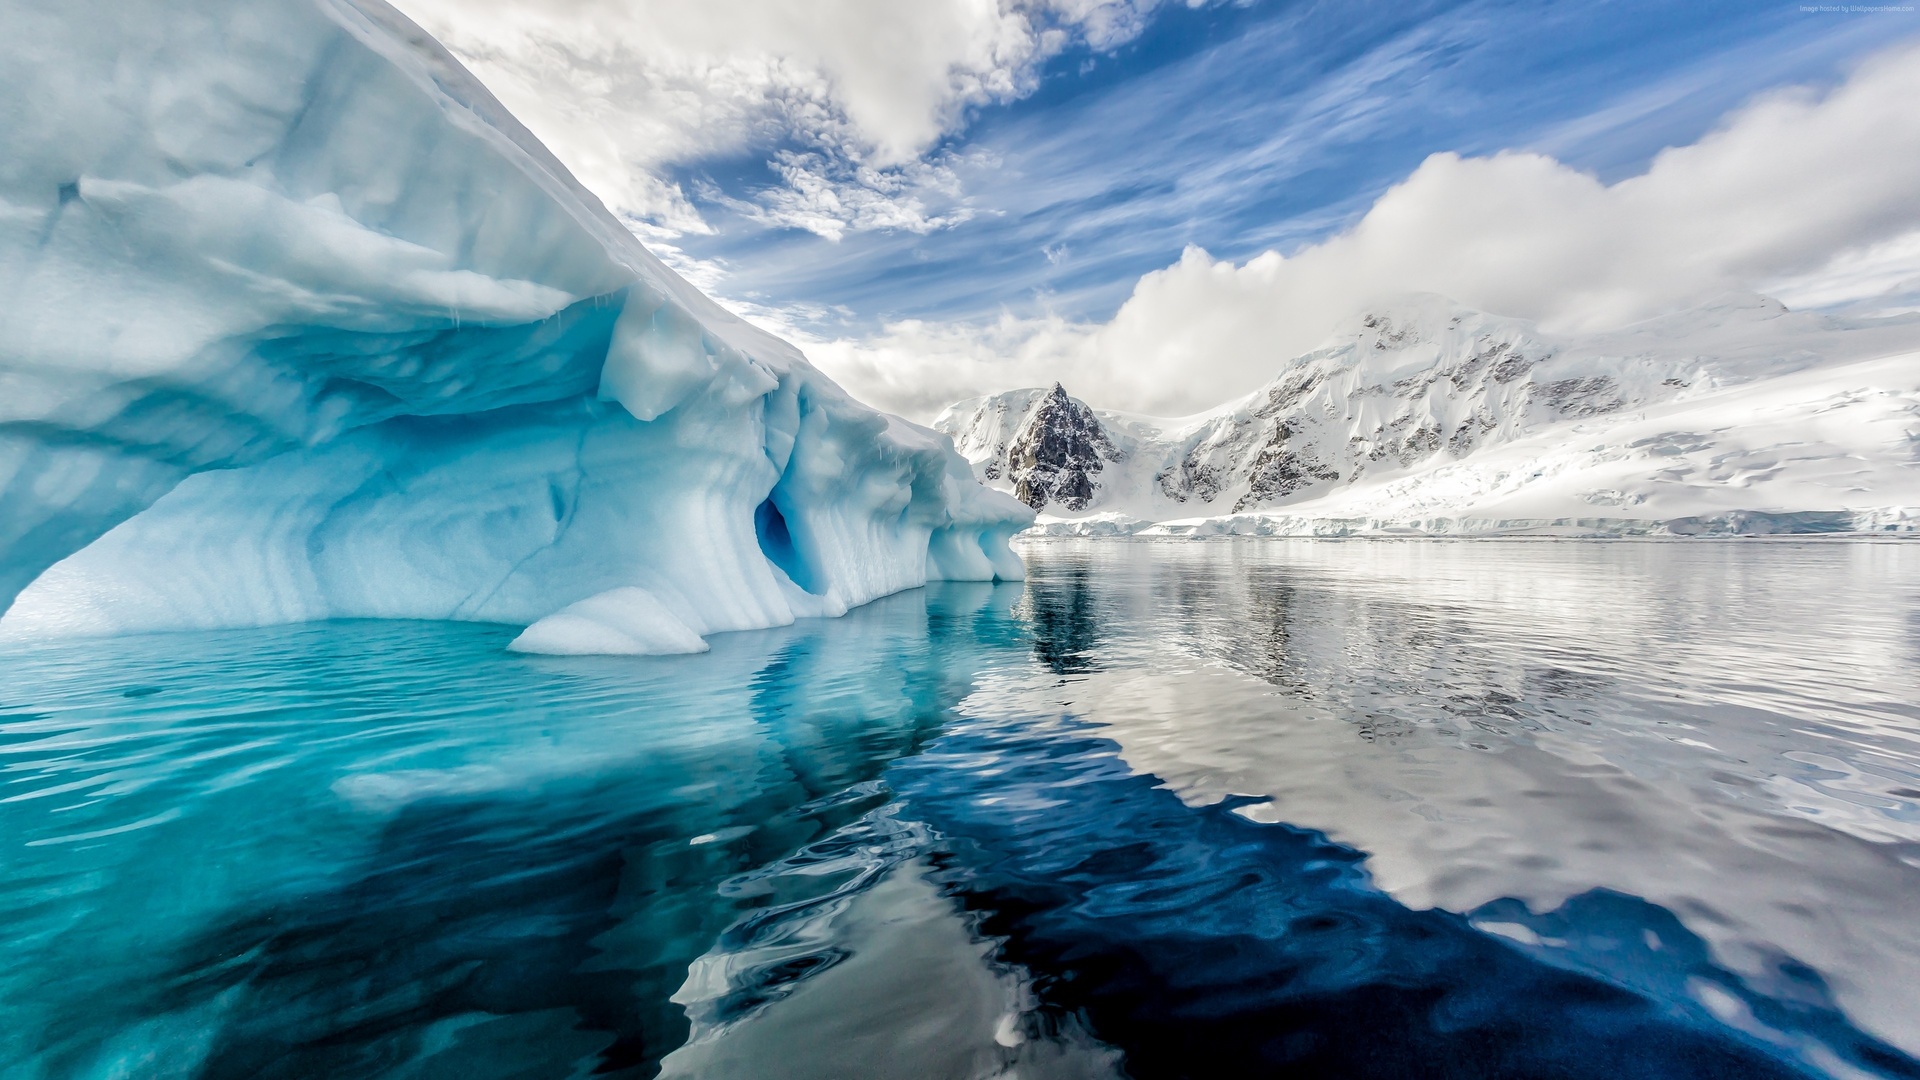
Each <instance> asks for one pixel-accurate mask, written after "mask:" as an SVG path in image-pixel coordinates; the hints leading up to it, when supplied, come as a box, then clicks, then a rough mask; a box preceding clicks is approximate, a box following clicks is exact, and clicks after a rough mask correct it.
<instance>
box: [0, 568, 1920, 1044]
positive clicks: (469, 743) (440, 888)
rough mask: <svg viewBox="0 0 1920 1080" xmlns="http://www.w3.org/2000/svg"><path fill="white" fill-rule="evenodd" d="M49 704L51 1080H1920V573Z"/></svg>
mask: <svg viewBox="0 0 1920 1080" xmlns="http://www.w3.org/2000/svg"><path fill="white" fill-rule="evenodd" d="M1025 554H1026V556H1027V559H1028V565H1029V568H1030V573H1031V576H1030V579H1029V580H1028V581H1027V582H1026V583H1024V584H1021V585H997V586H995V585H938V586H933V587H929V588H927V589H924V590H917V591H914V592H910V593H905V594H901V595H899V596H895V597H891V598H888V599H886V600H883V601H880V602H878V603H875V604H872V605H870V606H868V607H866V608H863V609H860V610H858V611H855V612H853V613H851V614H849V615H848V616H847V617H845V618H843V619H837V620H817V621H806V622H803V623H801V624H799V625H796V626H793V627H788V628H784V629H780V630H773V631H766V632H756V633H745V634H732V635H720V636H717V637H716V638H715V639H714V642H713V645H714V647H713V651H712V652H711V653H709V654H706V655H702V656H694V657H673V658H643V659H634V658H535V657H526V656H519V655H515V654H510V653H508V652H506V651H505V648H504V647H505V645H506V642H507V641H508V640H510V639H511V637H512V636H513V630H511V629H509V628H502V627H493V626H482V625H465V624H440V623H376V622H342V623H328V624H319V625H308V626H294V627H278V628H272V629H267V630H256V631H247V632H222V633H196V634H171V635H153V636H145V637H133V638H123V639H118V640H110V641H90V642H67V643H55V644H46V645H38V646H32V647H25V648H17V647H16V648H12V649H10V651H8V652H6V653H4V654H0V852H3V853H4V856H3V858H4V862H0V867H4V872H3V874H0V1076H5V1077H8V1078H15V1077H18V1078H42V1077H46V1078H52V1077H60V1078H65V1077H139V1078H148V1077H208V1078H215V1077H218V1078H225V1077H235V1078H239V1077H318V1076H325V1077H356V1076H380V1077H447V1078H454V1077H459V1078H490V1077H529V1078H531V1077H588V1076H621V1077H624V1076H652V1075H666V1076H675V1077H720V1078H728V1077H740V1078H775V1077H778V1078H789V1077H791V1078H811V1077H819V1078H828V1077H865V1076H873V1077H900V1078H939V1077H954V1078H965V1077H994V1076H1006V1077H1013V1076H1019V1077H1029V1078H1054V1077H1060V1078H1066V1077H1075V1078H1079V1077H1088V1078H1091V1077H1117V1076H1132V1077H1136V1078H1140V1080H1146V1078H1155V1077H1253V1076H1289V1077H1292V1076H1299V1077H1315V1076H1327V1077H1406V1076H1425V1077H1499V1076H1511V1077H1548V1076H1551V1077H1596V1078H1598V1077H1608V1078H1613V1077H1623V1076H1633V1077H1742V1078H1748V1077H1776V1076H1778V1077H1786V1076H1846V1077H1854V1076H1894V1077H1911V1076H1920V1061H1917V1059H1916V1055H1920V546H1914V545H1908V544H1901V543H1851V542H1779V543H1774V542H1726V543H1719V542H1687V543H1597V542H1592V543H1590V542H1488V541H1480V542H1441V541H1421V542H1405V543H1399V542H1373V541H1369V542H1345V543H1342V542H1308V541H1298V542H1296V541H1237V542H1218V543H1213V542H1208V543H1198V542H1173V543H1148V542H1137V541H1135V542H1125V541H1121V542H1112V541H1109V542H1101V541H1043V542H1036V543H1033V544H1031V545H1030V546H1029V547H1027V549H1026V551H1025Z"/></svg>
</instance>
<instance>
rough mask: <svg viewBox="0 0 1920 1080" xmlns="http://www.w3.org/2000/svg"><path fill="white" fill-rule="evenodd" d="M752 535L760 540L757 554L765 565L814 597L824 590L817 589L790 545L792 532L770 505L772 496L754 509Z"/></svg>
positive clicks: (804, 565)
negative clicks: (761, 555) (764, 556)
mask: <svg viewBox="0 0 1920 1080" xmlns="http://www.w3.org/2000/svg"><path fill="white" fill-rule="evenodd" d="M753 532H754V535H755V536H756V537H758V538H759V540H760V551H761V553H762V554H764V555H766V557H767V561H768V562H770V563H772V564H773V565H775V566H777V567H779V568H780V572H781V573H783V574H785V575H787V579H788V580H790V581H792V582H793V583H794V584H795V585H798V586H799V587H800V588H801V589H803V590H805V591H807V592H809V593H812V594H813V595H814V596H819V595H821V594H822V593H823V592H824V591H825V590H823V589H821V588H820V587H819V585H818V583H817V581H816V575H815V574H814V573H813V571H812V570H811V569H810V568H809V567H808V566H807V561H806V559H805V558H803V557H802V556H801V554H800V549H799V547H797V546H796V545H795V544H794V542H793V530H791V529H789V528H788V527H787V518H786V515H784V514H782V513H781V512H780V508H779V507H778V506H775V505H774V502H773V496H772V495H769V496H767V497H766V499H764V500H763V501H762V502H761V503H760V505H759V507H758V508H756V509H755V510H754V512H753Z"/></svg>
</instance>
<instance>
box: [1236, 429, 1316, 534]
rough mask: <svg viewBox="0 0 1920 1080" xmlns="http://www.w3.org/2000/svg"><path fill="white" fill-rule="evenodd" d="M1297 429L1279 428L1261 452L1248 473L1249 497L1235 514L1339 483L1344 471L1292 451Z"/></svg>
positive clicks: (1239, 502)
mask: <svg viewBox="0 0 1920 1080" xmlns="http://www.w3.org/2000/svg"><path fill="white" fill-rule="evenodd" d="M1293 434H1294V432H1293V428H1291V427H1290V426H1288V425H1287V424H1276V425H1274V429H1273V437H1272V438H1270V439H1268V440H1267V444H1266V445H1265V446H1263V447H1261V448H1260V452H1259V454H1257V455H1256V456H1255V457H1254V459H1253V465H1252V467H1250V468H1249V469H1248V470H1247V493H1246V494H1245V495H1242V496H1241V497H1240V500H1239V501H1238V502H1236V503H1235V504H1234V507H1233V511H1234V513H1236V514H1237V513H1239V512H1240V511H1242V510H1245V509H1246V508H1247V507H1249V506H1257V505H1259V504H1260V503H1263V502H1266V501H1268V500H1270V499H1279V498H1284V497H1285V496H1288V495H1291V494H1293V493H1294V492H1296V491H1299V490H1301V489H1302V488H1305V487H1309V486H1311V485H1312V484H1313V483H1315V482H1316V481H1322V480H1338V479H1340V471H1339V470H1338V469H1335V468H1332V467H1330V466H1328V465H1326V464H1325V463H1323V462H1321V461H1319V460H1317V459H1315V458H1313V457H1311V456H1309V455H1307V454H1304V453H1301V452H1299V451H1296V450H1294V449H1292V448H1290V447H1289V446H1288V445H1287V444H1288V441H1289V440H1291V439H1292V438H1293Z"/></svg>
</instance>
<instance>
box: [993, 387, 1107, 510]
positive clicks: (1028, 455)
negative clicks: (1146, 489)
mask: <svg viewBox="0 0 1920 1080" xmlns="http://www.w3.org/2000/svg"><path fill="white" fill-rule="evenodd" d="M1119 460H1120V452H1119V451H1118V450H1117V449H1116V448H1115V447H1114V445H1113V441H1112V440H1111V439H1110V438H1108V437H1107V433H1106V431H1105V429H1103V428H1102V427H1101V426H1100V421H1099V419H1098V418H1096V417H1095V416H1094V415H1093V410H1092V409H1090V408H1088V407H1087V406H1086V405H1084V404H1082V403H1081V402H1078V401H1075V400H1074V399H1073V398H1071V397H1069V396H1067V391H1066V388H1065V387H1063V386H1061V385H1060V384H1059V383H1054V384H1053V389H1052V390H1050V391H1048V392H1047V393H1046V395H1045V396H1043V397H1041V398H1040V400H1039V401H1038V402H1036V403H1035V404H1034V407H1033V411H1032V412H1030V413H1028V414H1027V419H1026V422H1025V423H1024V424H1022V425H1021V426H1020V431H1019V433H1018V434H1016V435H1015V436H1014V439H1013V443H1012V444H1011V445H1010V446H1009V447H1008V448H1007V478H1008V479H1009V480H1011V481H1013V494H1014V496H1015V497H1016V498H1018V499H1019V500H1020V501H1021V502H1024V503H1026V504H1027V505H1028V506H1031V507H1033V508H1034V509H1036V510H1039V509H1042V508H1044V507H1045V506H1046V505H1047V504H1048V503H1050V502H1051V503H1058V504H1060V506H1061V507H1063V508H1065V509H1067V510H1084V509H1086V507H1087V504H1088V503H1089V502H1090V501H1092V499H1093V493H1094V489H1095V488H1097V487H1098V486H1099V483H1098V481H1096V480H1095V479H1094V477H1095V476H1096V475H1098V474H1099V472H1100V471H1101V469H1102V468H1104V467H1105V466H1104V463H1105V462H1108V461H1119Z"/></svg>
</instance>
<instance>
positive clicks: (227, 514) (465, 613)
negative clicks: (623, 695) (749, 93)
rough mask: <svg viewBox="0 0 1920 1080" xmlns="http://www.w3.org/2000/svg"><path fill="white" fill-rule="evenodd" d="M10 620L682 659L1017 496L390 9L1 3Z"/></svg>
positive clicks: (902, 573)
mask: <svg viewBox="0 0 1920 1080" xmlns="http://www.w3.org/2000/svg"><path fill="white" fill-rule="evenodd" d="M0 11H4V12H5V23H6V25H7V26H8V27H9V31H10V32H9V34H8V35H7V36H6V40H5V41H4V42H0V84H4V85H7V86H10V87H13V88H15V89H16V91H21V90H23V89H24V88H32V99H31V101H32V105H31V107H30V108H27V107H19V108H12V109H7V110H0V145H4V146H6V147H7V150H8V153H7V154H6V155H5V157H4V159H0V290H3V291H4V294H5V295H6V296H7V298H8V300H7V304H6V306H5V308H4V311H0V609H4V611H5V614H4V616H3V617H0V639H16V640H17V639H22V638H38V637H47V636H53V635H90V634H112V633H123V632H133V631H150V630H176V629H187V628H214V627H246V626H259V625H266V624H272V623H284V622H295V621H303V620H318V619H334V618H362V617H374V618H403V619H463V620H480V621H492V622H502V623H512V624H521V625H525V626H527V627H528V629H527V630H526V632H525V633H523V634H522V635H521V637H520V638H518V639H517V640H516V642H515V646H514V647H516V648H520V649H525V650H532V651H546V652H561V653H571V652H636V653H641V652H685V651H697V650H699V649H703V648H705V642H704V640H703V639H704V638H705V636H706V635H709V634H712V633H715V632H720V631H728V630H740V629H748V628H759V627H766V626H773V625H782V624H785V623H789V622H791V621H792V620H793V619H795V618H797V617H806V616H831V615H838V614H841V613H843V612H845V611H846V610H847V609H848V608H850V607H852V606H854V605H858V604H861V603H864V602H866V601H869V600H872V599H874V598H876V597H879V596H882V595H885V594H887V593H891V592H895V591H898V590H901V589H907V588H912V587H915V586H919V585H922V584H924V583H925V582H926V581H927V580H928V579H930V578H933V579H957V580H990V579H994V578H1009V579H1010V578H1018V577H1019V576H1021V573H1022V567H1021V564H1020V561H1019V559H1018V557H1017V556H1016V555H1014V554H1013V553H1012V551H1011V549H1010V548H1009V546H1008V539H1009V537H1011V536H1012V535H1013V534H1014V533H1016V532H1017V531H1019V530H1020V529H1022V528H1024V527H1026V526H1027V525H1028V523H1029V522H1030V521H1031V518H1032V514H1031V512H1030V511H1029V510H1028V509H1027V508H1026V507H1024V506H1022V505H1021V504H1020V503H1018V502H1017V501H1016V500H1014V499H1012V498H1010V497H1008V496H1006V495H1003V494H1000V493H998V492H994V491H991V490H989V489H987V488H984V487H982V486H980V485H979V484H977V483H976V482H975V480H974V478H973V477H972V475H971V473H970V472H969V469H968V465H967V463H966V462H965V461H964V460H963V459H962V458H960V457H959V456H958V455H957V454H956V453H955V452H954V450H953V448H952V446H951V444H950V442H949V441H948V440H947V438H946V437H945V436H943V435H940V434H938V433H936V432H934V431H932V430H929V429H927V428H924V427H920V426H917V425H913V424H910V423H908V422H906V421H904V420H901V419H899V418H897V417H892V416H887V415H883V414H880V413H878V412H876V411H874V410H873V409H870V408H868V407H866V406H865V405H863V404H861V403H859V402H857V401H855V400H854V399H852V398H851V397H850V396H848V395H847V394H846V393H845V392H844V391H842V390H841V389H840V388H839V387H838V386H836V385H835V384H834V383H833V382H831V381H830V380H829V379H827V378H826V377H825V376H823V375H822V374H820V373H819V372H818V371H817V370H815V369H814V368H813V367H812V366H811V365H810V364H809V363H808V362H807V361H806V359H805V358H804V357H803V356H802V355H801V353H800V352H799V351H798V350H797V349H795V348H794V347H793V346H792V345H790V344H788V343H787V342H785V341H782V340H780V339H778V338H776V337H774V336H772V335H770V334H768V333H766V332H764V331H761V330H759V329H757V328H755V327H753V326H751V325H749V324H748V323H747V322H745V321H743V320H741V319H740V318H738V317H736V316H735V315H733V314H731V313H729V312H728V311H726V310H725V309H723V308H722V307H720V306H719V305H718V304H716V303H715V302H713V301H712V300H711V299H710V298H708V297H707V296H705V295H703V294H702V293H701V292H700V291H699V290H697V289H695V288H694V287H693V286H691V285H690V284H688V283H687V282H686V281H685V280H683V279H681V278H680V277H679V276H678V275H676V274H675V273H674V272H673V271H672V270H670V269H669V268H668V267H667V266H665V265H664V264H663V263H661V262H660V260H658V259H657V258H655V257H654V256H653V255H652V254H651V253H649V252H648V251H647V250H646V249H645V248H644V247H643V246H642V245H641V244H640V242H639V241H638V240H636V239H635V237H634V236H633V234H632V233H631V232H630V231H629V230H628V229H627V228H626V227H625V226H624V225H623V224H622V223H621V222H620V220H619V219H617V218H616V217H614V215H612V214H611V213H609V212H608V211H607V210H606V208H605V207H603V206H602V205H601V203H600V202H599V200H598V199H596V198H595V197H594V196H593V195H592V194H591V193H589V192H588V191H587V190H586V189H584V188H583V187H582V186H581V185H580V184H579V183H578V182H577V181H576V180H575V179H574V178H573V177H572V176H571V175H570V174H569V173H568V172H567V170H566V169H565V168H564V167H563V166H562V165H561V164H560V163H559V162H558V161H557V160H556V159H555V158H554V157H553V155H552V154H551V153H550V152H548V151H547V150H546V149H545V148H544V147H543V146H542V145H541V144H540V143H539V142H538V140H536V139H535V138H534V137H533V136H532V135H531V134H530V133H529V132H528V131H527V130H526V129H525V128H524V127H522V126H521V125H520V124H519V123H518V122H517V121H516V120H515V119H514V118H513V117H512V116H511V115H509V114H508V113H507V111H506V110H505V109H504V108H503V107H502V106H501V105H500V104H499V103H498V102H497V101H496V100H495V99H494V98H493V97H492V95H490V94H489V93H488V92H487V91H486V90H485V89H484V88H483V87H481V86H480V84H479V83H478V82H477V81H476V80H475V79H474V78H473V77H472V76H471V75H470V74H469V73H467V72H466V71H465V70H464V69H463V68H462V67H461V66H460V64H459V63H458V62H457V61H455V60H454V59H453V58H452V56H451V55H450V54H448V53H447V52H446V51H445V50H444V49H443V48H441V47H440V46H439V45H438V43H436V42H435V41H433V39H432V38H431V37H429V36H428V35H427V34H426V33H425V32H423V31H421V30H420V29H419V28H418V27H416V26H415V25H414V24H413V23H411V22H410V21H409V20H408V19H406V17H405V16H403V15H401V14H400V13H398V12H397V11H395V10H394V9H393V8H391V7H389V6H387V5H386V4H384V3H381V2H380V0H154V2H150V3H143V4H137V5H125V4H120V3H113V2H109V0H75V2H74V3H69V4H63V5H57V6H49V5H44V4H38V3H35V2H33V0H0Z"/></svg>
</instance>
